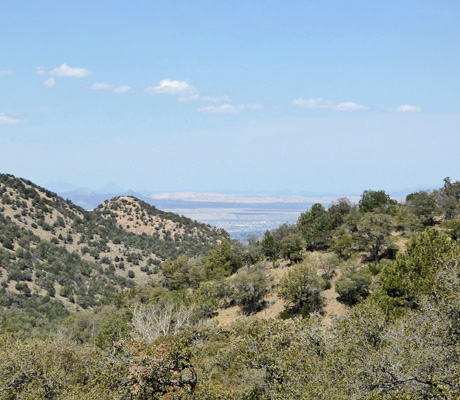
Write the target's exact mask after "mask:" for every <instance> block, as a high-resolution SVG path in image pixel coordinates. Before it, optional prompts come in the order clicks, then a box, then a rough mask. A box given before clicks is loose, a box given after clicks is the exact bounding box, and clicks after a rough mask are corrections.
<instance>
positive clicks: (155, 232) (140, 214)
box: [0, 174, 228, 325]
mask: <svg viewBox="0 0 460 400" xmlns="http://www.w3.org/2000/svg"><path fill="white" fill-rule="evenodd" d="M0 212H1V214H0V244H1V246H0V279H1V285H2V287H1V289H0V305H1V306H2V307H4V308H6V309H9V310H13V309H21V310H26V309H27V310H28V311H27V312H26V314H27V318H26V317H25V316H24V318H25V319H30V318H32V320H31V321H30V323H31V324H32V325H33V324H34V323H35V322H34V321H35V319H36V318H35V317H37V318H38V317H40V315H41V314H43V313H45V314H48V316H49V319H53V318H55V317H60V316H63V315H66V314H67V313H68V312H69V311H75V310H80V309H82V308H83V309H84V308H91V307H94V306H96V305H98V304H103V303H104V302H107V301H110V300H111V299H113V298H114V297H115V295H116V293H117V292H118V291H119V290H120V289H123V288H127V287H132V286H133V285H134V284H136V283H145V282H147V281H148V279H149V277H150V276H151V275H152V274H154V273H155V272H156V270H157V269H158V265H160V263H161V262H162V261H164V260H165V259H167V258H173V259H174V258H176V257H177V256H178V255H179V254H187V255H189V256H191V257H193V256H198V255H204V254H206V253H207V251H208V250H209V249H210V248H211V247H212V246H213V245H215V244H217V243H219V242H220V241H221V240H222V239H225V238H227V237H228V235H227V234H226V232H224V231H222V230H219V229H216V228H212V227H210V226H208V225H205V224H200V223H197V222H195V221H193V220H191V219H188V218H185V217H181V216H178V215H175V214H172V213H165V212H162V211H160V210H157V209H156V208H155V207H152V206H149V205H148V204H146V203H143V202H141V201H139V200H137V199H135V198H133V197H123V198H116V199H113V200H111V201H107V202H106V203H104V204H103V205H101V206H100V207H99V208H98V209H97V210H95V211H94V212H88V211H85V210H83V209H82V208H80V207H77V206H75V205H74V204H72V203H71V202H70V201H66V200H64V199H62V198H61V197H59V196H57V195H56V194H54V193H52V192H50V191H48V190H46V189H43V188H41V187H39V186H37V185H34V184H33V183H32V182H30V181H28V180H24V179H19V178H15V177H14V176H11V175H5V174H1V175H0ZM37 304H42V305H41V306H40V307H41V308H40V307H37ZM31 315H35V317H31ZM2 317H3V319H4V320H5V319H6V318H7V313H3V314H2ZM16 317H17V316H16ZM17 318H19V317H17ZM20 319H21V318H20ZM38 319H40V318H38ZM21 320H22V319H21ZM42 322H43V321H42ZM43 323H45V322H43Z"/></svg>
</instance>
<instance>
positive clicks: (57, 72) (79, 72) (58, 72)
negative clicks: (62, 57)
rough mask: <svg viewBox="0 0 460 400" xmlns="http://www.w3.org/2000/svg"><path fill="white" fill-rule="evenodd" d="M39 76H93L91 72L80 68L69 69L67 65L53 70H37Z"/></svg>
mask: <svg viewBox="0 0 460 400" xmlns="http://www.w3.org/2000/svg"><path fill="white" fill-rule="evenodd" d="M37 74H38V75H51V76H59V77H72V78H85V77H87V76H90V75H92V72H91V71H88V70H87V69H84V68H80V67H69V66H68V65H67V64H61V65H60V66H59V67H56V68H54V69H52V70H50V71H49V70H47V69H46V68H43V67H38V68H37Z"/></svg>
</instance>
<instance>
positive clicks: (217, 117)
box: [0, 0, 460, 195]
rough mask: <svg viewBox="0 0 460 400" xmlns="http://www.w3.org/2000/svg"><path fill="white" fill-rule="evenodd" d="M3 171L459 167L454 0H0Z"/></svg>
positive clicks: (315, 189)
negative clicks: (379, 0) (377, 0)
mask: <svg viewBox="0 0 460 400" xmlns="http://www.w3.org/2000/svg"><path fill="white" fill-rule="evenodd" d="M0 37H1V38H2V44H1V46H0V172H4V173H12V174H14V175H16V176H21V177H25V178H27V179H30V180H32V181H34V182H36V183H39V184H41V185H46V184H47V183H48V182H51V181H64V182H71V183H73V184H76V185H78V186H85V187H89V188H100V187H103V186H104V185H107V184H109V183H115V184H117V185H119V186H121V187H124V188H131V189H134V190H147V191H151V192H152V193H153V192H176V191H196V192H220V193H253V194H257V193H260V194H262V193H270V194H276V193H280V192H285V193H299V194H350V195H351V194H359V193H361V192H362V191H363V190H365V189H385V190H387V191H389V192H392V191H393V192H395V191H398V190H408V189H416V188H423V187H432V186H433V185H434V186H441V185H442V179H443V178H444V177H446V176H450V177H451V178H452V179H454V180H457V179H460V157H459V156H458V153H459V150H458V149H459V148H460V129H459V127H460V96H459V93H460V73H459V65H460V2H458V1H453V0H451V1H444V0H436V1H434V0H432V1H424V0H399V1H392V0H388V1H382V2H374V1H368V0H365V1H364V0H363V1H358V0H321V1H320V0H315V1H313V0H311V1H308V0H302V1H296V0H292V1H270V0H267V1H260V0H259V1H251V0H244V1H239V0H234V1H224V0H223V1H190V0H189V1H185V0H172V1H136V0H133V1H129V2H128V1H116V0H111V1H106V0H98V1H87V0H82V1H47V0H44V1H40V2H32V1H13V0H0Z"/></svg>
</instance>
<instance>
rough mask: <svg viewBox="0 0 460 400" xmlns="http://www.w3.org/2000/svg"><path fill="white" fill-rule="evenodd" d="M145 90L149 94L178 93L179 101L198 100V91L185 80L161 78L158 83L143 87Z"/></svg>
mask: <svg viewBox="0 0 460 400" xmlns="http://www.w3.org/2000/svg"><path fill="white" fill-rule="evenodd" d="M145 92H146V93H149V94H174V95H178V96H179V100H181V101H191V100H198V99H199V98H200V93H199V92H198V90H197V89H196V88H194V87H193V86H192V85H190V84H188V83H187V82H185V81H176V80H171V79H163V80H161V81H160V82H159V83H158V85H156V86H149V87H147V88H145Z"/></svg>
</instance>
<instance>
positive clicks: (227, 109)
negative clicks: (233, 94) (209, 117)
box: [197, 104, 262, 114]
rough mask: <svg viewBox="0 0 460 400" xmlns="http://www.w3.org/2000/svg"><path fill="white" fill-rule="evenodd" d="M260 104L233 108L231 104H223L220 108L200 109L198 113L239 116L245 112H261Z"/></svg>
mask: <svg viewBox="0 0 460 400" xmlns="http://www.w3.org/2000/svg"><path fill="white" fill-rule="evenodd" d="M261 108H262V106H261V105H260V104H247V105H242V106H232V105H231V104H222V105H220V106H207V107H201V108H198V109H197V111H198V112H201V113H204V114H238V113H239V112H240V111H243V110H260V109H261Z"/></svg>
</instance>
